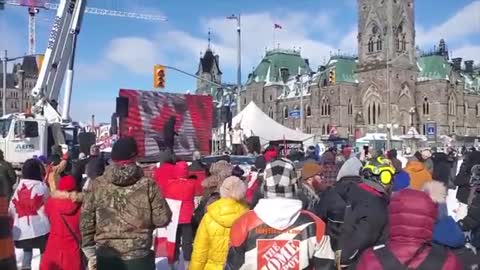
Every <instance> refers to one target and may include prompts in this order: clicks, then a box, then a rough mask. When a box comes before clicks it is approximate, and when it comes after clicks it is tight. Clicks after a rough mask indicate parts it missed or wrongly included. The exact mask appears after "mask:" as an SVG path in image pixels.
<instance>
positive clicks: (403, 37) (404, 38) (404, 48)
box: [402, 33, 407, 52]
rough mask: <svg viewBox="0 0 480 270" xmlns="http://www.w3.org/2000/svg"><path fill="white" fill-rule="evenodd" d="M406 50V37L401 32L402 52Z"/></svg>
mask: <svg viewBox="0 0 480 270" xmlns="http://www.w3.org/2000/svg"><path fill="white" fill-rule="evenodd" d="M406 50H407V37H406V35H405V33H403V34H402V52H404V51H406Z"/></svg>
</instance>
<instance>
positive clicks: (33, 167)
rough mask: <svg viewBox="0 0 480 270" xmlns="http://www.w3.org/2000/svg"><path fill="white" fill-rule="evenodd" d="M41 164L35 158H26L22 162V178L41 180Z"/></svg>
mask: <svg viewBox="0 0 480 270" xmlns="http://www.w3.org/2000/svg"><path fill="white" fill-rule="evenodd" d="M42 166H43V165H42V164H41V163H40V161H39V160H37V159H35V158H31V159H28V160H27V161H25V163H23V167H22V178H23V179H30V180H38V181H43V177H42Z"/></svg>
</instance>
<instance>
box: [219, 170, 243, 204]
mask: <svg viewBox="0 0 480 270" xmlns="http://www.w3.org/2000/svg"><path fill="white" fill-rule="evenodd" d="M246 192H247V186H246V185H245V183H244V182H243V181H242V180H240V178H238V177H236V176H230V177H227V178H226V179H225V180H224V181H223V183H222V185H221V186H220V196H221V197H222V198H232V199H234V200H236V201H239V200H242V199H244V198H245V194H246Z"/></svg>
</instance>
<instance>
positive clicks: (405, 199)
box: [356, 189, 463, 270]
mask: <svg viewBox="0 0 480 270" xmlns="http://www.w3.org/2000/svg"><path fill="white" fill-rule="evenodd" d="M388 210H389V227H390V230H389V237H388V241H387V242H386V243H387V244H382V245H378V246H375V247H373V248H369V249H367V250H366V251H365V252H363V254H362V256H361V257H360V260H359V262H358V264H357V266H356V269H357V270H407V269H421V270H461V269H463V268H462V263H461V262H460V261H459V260H458V258H457V257H456V256H455V255H454V254H453V252H451V251H449V250H447V249H446V248H444V247H440V246H436V245H434V244H432V237H433V228H434V224H435V221H436V217H437V214H438V206H437V204H436V203H435V202H433V201H432V199H431V198H430V197H429V195H428V194H426V193H425V192H422V191H417V190H412V189H405V190H402V191H400V192H398V193H397V194H395V195H394V196H393V197H392V199H391V201H390V205H389V207H388Z"/></svg>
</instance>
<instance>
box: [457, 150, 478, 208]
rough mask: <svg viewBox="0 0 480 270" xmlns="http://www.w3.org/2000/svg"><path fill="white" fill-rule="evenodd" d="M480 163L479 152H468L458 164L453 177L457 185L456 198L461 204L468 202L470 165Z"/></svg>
mask: <svg viewBox="0 0 480 270" xmlns="http://www.w3.org/2000/svg"><path fill="white" fill-rule="evenodd" d="M476 164H480V152H477V151H475V152H471V153H468V154H467V155H466V156H465V157H464V159H463V163H462V165H461V166H460V170H459V172H458V174H457V176H456V177H455V181H454V184H455V185H456V186H458V190H457V200H458V201H459V202H461V203H463V204H468V197H469V195H470V177H471V171H472V167H473V166H474V165H476Z"/></svg>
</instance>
